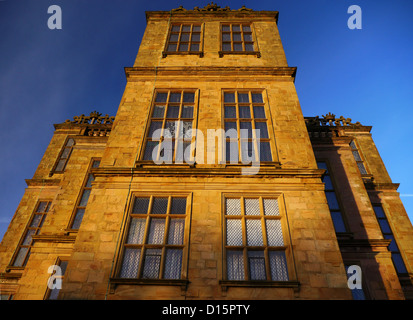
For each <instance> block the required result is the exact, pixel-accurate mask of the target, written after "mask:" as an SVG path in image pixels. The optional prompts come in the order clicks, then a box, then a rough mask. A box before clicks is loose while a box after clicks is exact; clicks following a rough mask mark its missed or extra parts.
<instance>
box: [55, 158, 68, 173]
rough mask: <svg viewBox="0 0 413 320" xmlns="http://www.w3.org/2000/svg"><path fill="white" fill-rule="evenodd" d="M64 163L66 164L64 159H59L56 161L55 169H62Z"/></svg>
mask: <svg viewBox="0 0 413 320" xmlns="http://www.w3.org/2000/svg"><path fill="white" fill-rule="evenodd" d="M65 164H66V160H65V159H63V160H59V162H58V163H57V166H56V171H63V169H64V167H65Z"/></svg>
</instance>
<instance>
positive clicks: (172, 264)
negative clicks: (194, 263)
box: [163, 249, 182, 279]
mask: <svg viewBox="0 0 413 320" xmlns="http://www.w3.org/2000/svg"><path fill="white" fill-rule="evenodd" d="M181 268H182V250H181V249H168V250H166V259H165V271H164V275H163V277H164V279H180V278H181Z"/></svg>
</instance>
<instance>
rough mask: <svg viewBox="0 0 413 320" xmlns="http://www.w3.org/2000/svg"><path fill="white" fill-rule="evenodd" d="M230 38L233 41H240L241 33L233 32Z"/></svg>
mask: <svg viewBox="0 0 413 320" xmlns="http://www.w3.org/2000/svg"><path fill="white" fill-rule="evenodd" d="M232 39H233V41H242V39H241V33H233V34H232Z"/></svg>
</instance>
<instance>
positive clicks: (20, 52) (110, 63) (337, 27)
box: [0, 0, 413, 239]
mask: <svg viewBox="0 0 413 320" xmlns="http://www.w3.org/2000/svg"><path fill="white" fill-rule="evenodd" d="M208 3H209V1H185V0H178V1H175V0H169V1H149V2H148V1H138V0H122V1H115V0H111V1H106V0H87V1H85V0H50V1H46V0H2V1H0V116H1V123H2V128H1V130H0V141H1V144H2V149H1V150H2V151H1V153H0V179H1V184H0V203H1V206H0V239H1V238H2V237H3V234H4V232H5V231H6V229H7V226H8V224H9V223H10V220H11V219H12V217H13V215H14V213H15V211H16V208H17V206H18V204H19V202H20V199H21V197H22V196H23V193H24V191H25V188H26V183H25V179H30V178H32V177H33V174H34V172H35V170H36V168H37V165H38V164H39V162H40V160H41V157H42V155H43V153H44V151H45V150H46V148H47V145H48V144H49V142H50V139H51V137H52V135H53V130H54V129H53V124H54V123H61V122H64V121H65V120H66V119H72V118H73V116H76V115H80V114H89V113H90V112H91V111H93V110H97V111H99V112H101V113H103V114H109V115H111V116H112V115H115V114H116V110H117V108H118V106H119V102H120V99H121V96H122V93H123V90H124V87H125V84H126V80H125V75H124V69H123V68H124V67H127V66H132V65H133V62H134V60H135V57H136V54H137V51H138V48H139V44H140V41H141V39H142V35H143V32H144V30H145V25H146V21H145V11H152V10H153V11H156V10H170V9H172V8H177V7H179V6H180V5H183V7H184V8H186V9H192V8H193V7H195V6H199V7H203V6H205V5H206V4H208ZM217 3H218V5H220V6H222V7H225V6H229V7H230V8H231V9H238V8H240V7H241V6H242V5H245V6H246V7H247V8H252V9H254V10H276V11H279V12H280V16H279V24H278V26H279V30H280V33H281V39H282V42H283V46H284V49H285V52H286V55H287V60H288V63H289V65H290V66H296V67H298V71H297V78H296V88H297V92H298V96H299V99H300V103H301V107H302V110H303V113H304V115H305V116H315V115H320V116H321V115H323V114H326V113H328V112H332V113H334V114H336V115H337V116H340V115H343V116H344V117H346V118H347V117H349V118H352V119H353V121H360V122H361V123H362V124H364V125H372V126H373V130H372V134H373V139H374V141H375V143H376V146H377V148H378V149H379V152H380V154H381V156H382V159H383V161H384V163H385V165H386V166H387V169H388V171H389V174H390V176H391V178H392V179H393V182H395V183H400V188H399V192H400V194H401V196H402V200H403V203H404V205H405V207H406V210H407V212H408V214H409V216H410V219H411V220H413V219H412V218H413V175H412V170H411V167H412V164H411V162H412V161H411V157H412V153H413V148H412V141H411V137H410V131H411V129H412V123H411V120H410V119H413V111H412V108H411V105H412V101H413V58H412V57H413V19H412V18H411V12H413V1H411V0H392V1H389V0H386V1H384V0H383V1H381V0H375V1H371V0H368V1H366V0H351V1H347V0H337V1H331V0H290V1H285V0H271V1H250V0H245V1H229V0H228V1H225V2H218V1H217ZM353 4H356V5H359V6H360V7H361V9H362V29H361V30H350V29H349V28H348V27H347V20H348V18H349V17H350V14H348V13H347V9H348V7H349V6H350V5H353ZM51 5H59V6H60V7H61V9H62V14H63V15H62V17H63V28H62V30H50V29H48V27H47V20H48V18H49V17H50V15H49V14H48V13H47V9H48V7H49V6H51Z"/></svg>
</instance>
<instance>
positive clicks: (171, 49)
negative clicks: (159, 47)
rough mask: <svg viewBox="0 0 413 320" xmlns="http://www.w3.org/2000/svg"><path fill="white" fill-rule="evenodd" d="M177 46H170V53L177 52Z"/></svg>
mask: <svg viewBox="0 0 413 320" xmlns="http://www.w3.org/2000/svg"><path fill="white" fill-rule="evenodd" d="M176 47H177V46H176V44H169V45H168V51H169V52H175V51H176Z"/></svg>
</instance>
